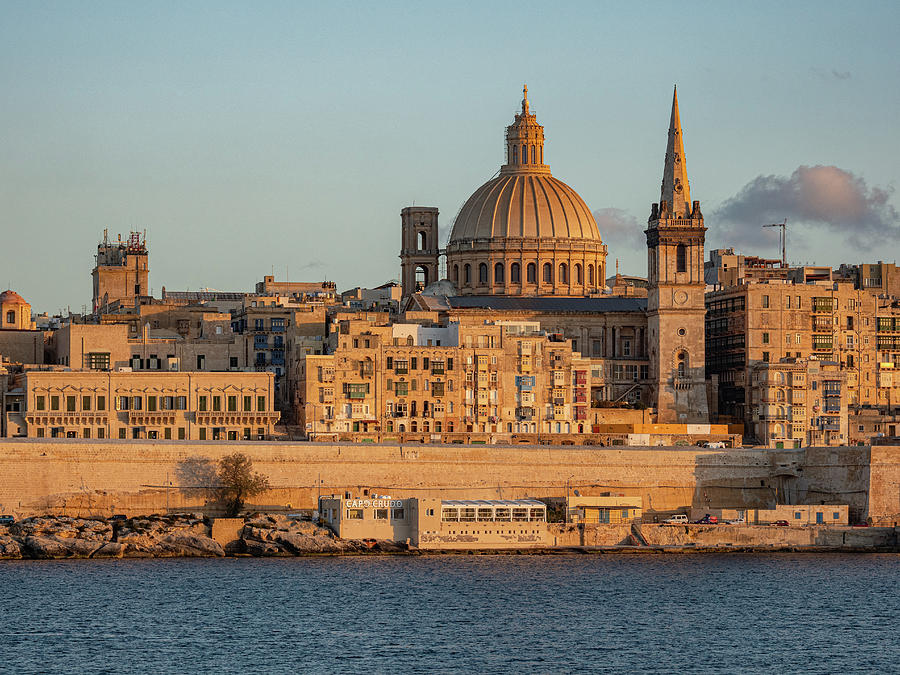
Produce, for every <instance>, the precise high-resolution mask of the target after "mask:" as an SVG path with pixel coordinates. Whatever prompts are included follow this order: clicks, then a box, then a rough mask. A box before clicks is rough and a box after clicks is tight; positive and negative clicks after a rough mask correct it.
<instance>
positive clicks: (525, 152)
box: [522, 143, 528, 164]
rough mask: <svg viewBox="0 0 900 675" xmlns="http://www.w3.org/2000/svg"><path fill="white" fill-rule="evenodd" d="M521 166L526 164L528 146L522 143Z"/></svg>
mask: <svg viewBox="0 0 900 675" xmlns="http://www.w3.org/2000/svg"><path fill="white" fill-rule="evenodd" d="M522 164H528V146H527V145H525V144H524V143H522Z"/></svg>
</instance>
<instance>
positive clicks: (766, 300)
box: [762, 295, 769, 309]
mask: <svg viewBox="0 0 900 675" xmlns="http://www.w3.org/2000/svg"><path fill="white" fill-rule="evenodd" d="M762 306H763V309H765V308H768V306H769V296H768V295H764V296H762Z"/></svg>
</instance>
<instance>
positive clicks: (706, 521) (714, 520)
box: [694, 513, 719, 525]
mask: <svg viewBox="0 0 900 675" xmlns="http://www.w3.org/2000/svg"><path fill="white" fill-rule="evenodd" d="M718 523H719V517H718V516H711V515H709V514H708V513H707V514H706V515H705V516H703V517H702V518H701V519H700V520H695V521H694V524H696V525H718Z"/></svg>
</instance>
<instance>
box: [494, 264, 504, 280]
mask: <svg viewBox="0 0 900 675" xmlns="http://www.w3.org/2000/svg"><path fill="white" fill-rule="evenodd" d="M494 283H495V284H502V283H503V263H497V264H496V265H494Z"/></svg>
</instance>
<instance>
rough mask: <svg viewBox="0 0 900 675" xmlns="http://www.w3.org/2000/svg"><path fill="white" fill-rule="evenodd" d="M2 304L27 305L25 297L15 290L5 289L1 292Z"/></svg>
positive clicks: (0, 302)
mask: <svg viewBox="0 0 900 675" xmlns="http://www.w3.org/2000/svg"><path fill="white" fill-rule="evenodd" d="M0 304H4V305H27V304H28V303H27V302H25V298H23V297H22V296H21V295H19V294H18V293H16V292H15V291H11V290H5V291H3V292H2V293H0Z"/></svg>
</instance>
